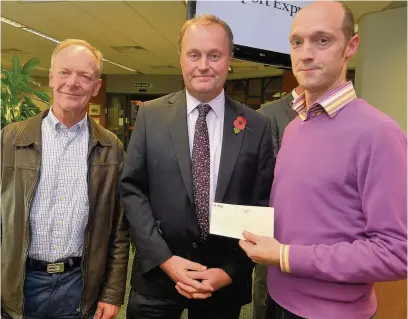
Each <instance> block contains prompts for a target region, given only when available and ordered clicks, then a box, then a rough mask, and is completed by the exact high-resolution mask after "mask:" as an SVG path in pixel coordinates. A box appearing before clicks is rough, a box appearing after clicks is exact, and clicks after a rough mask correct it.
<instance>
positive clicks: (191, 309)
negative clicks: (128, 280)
mask: <svg viewBox="0 0 408 319" xmlns="http://www.w3.org/2000/svg"><path fill="white" fill-rule="evenodd" d="M211 298H212V297H210V298H208V299H207V300H188V299H187V298H185V297H183V296H181V295H180V297H177V298H174V299H165V298H158V297H153V296H148V295H145V294H141V293H138V292H136V291H134V290H133V289H132V290H131V291H130V296H129V301H128V307H127V311H126V318H127V319H180V316H181V314H182V312H183V310H184V309H185V308H187V309H188V318H189V319H210V318H211V319H238V318H239V314H240V312H241V305H239V304H224V305H223V304H221V303H219V302H215V301H214V300H213V299H211Z"/></svg>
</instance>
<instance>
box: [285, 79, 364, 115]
mask: <svg viewBox="0 0 408 319" xmlns="http://www.w3.org/2000/svg"><path fill="white" fill-rule="evenodd" d="M355 98H357V95H356V92H355V91H354V87H353V83H352V82H351V81H350V82H347V83H345V84H343V85H341V86H340V87H338V88H336V89H334V90H332V91H330V92H328V93H326V94H325V95H323V96H322V97H321V98H320V99H318V100H317V101H316V102H315V103H314V104H313V105H312V106H311V107H310V108H309V109H308V110H306V98H305V93H303V94H301V95H299V96H298V98H297V99H296V100H295V101H294V102H293V105H292V108H293V109H294V110H295V111H296V112H297V113H298V114H299V117H300V118H301V120H303V121H306V120H307V119H309V118H311V117H313V116H316V115H319V114H321V113H322V112H326V113H327V114H328V115H329V116H330V117H331V118H332V117H334V116H335V115H336V114H337V112H338V111H340V110H341V109H342V108H343V107H344V106H346V105H347V104H348V103H350V102H351V101H352V100H354V99H355Z"/></svg>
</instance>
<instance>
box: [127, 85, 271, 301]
mask: <svg viewBox="0 0 408 319" xmlns="http://www.w3.org/2000/svg"><path fill="white" fill-rule="evenodd" d="M239 115H242V116H244V117H245V118H246V119H247V121H248V124H247V127H248V128H249V129H250V130H251V131H249V130H243V131H241V132H240V133H238V134H237V135H235V134H234V133H233V128H234V126H233V121H234V120H235V119H236V118H237V116H239ZM224 116H225V117H224V131H223V143H222V153H221V159H220V167H219V174H218V182H217V189H216V194H215V201H217V202H223V203H229V204H242V205H263V206H267V205H268V202H269V196H270V189H271V185H272V180H273V170H274V165H275V160H274V157H273V146H272V141H271V139H270V135H271V126H270V121H269V119H267V118H266V117H264V116H263V115H261V114H259V113H258V112H255V111H253V110H251V109H249V108H248V107H246V106H244V105H241V104H239V103H237V102H235V101H233V100H231V99H229V98H227V97H226V104H225V115H224ZM121 191H122V198H123V203H124V206H125V212H126V216H127V218H128V220H129V223H130V227H131V234H132V240H133V242H134V243H135V245H136V255H135V260H134V264H133V272H132V288H133V289H135V290H136V291H138V292H140V293H145V294H149V295H153V296H158V297H160V296H162V297H171V296H176V295H178V292H177V291H176V289H175V288H174V286H175V283H174V282H172V280H171V279H170V278H169V277H168V276H167V275H166V274H165V273H164V272H163V271H162V270H161V269H160V267H159V265H160V264H161V263H163V262H164V261H166V260H167V259H168V258H170V257H171V256H172V255H177V256H181V257H184V258H187V259H189V260H192V261H196V262H199V263H202V264H203V265H205V266H207V267H209V268H214V267H217V268H222V269H223V270H224V271H226V272H227V273H228V275H229V276H230V277H231V278H232V280H233V284H232V285H230V286H228V287H225V288H223V289H221V290H220V291H219V292H216V293H215V294H213V296H212V297H211V298H214V299H215V298H216V297H217V296H219V298H220V300H224V301H223V302H225V300H228V301H229V302H239V303H241V304H244V303H248V302H250V301H251V283H252V279H251V273H252V268H253V264H252V262H251V260H250V259H249V258H248V257H247V256H246V255H245V253H244V252H243V251H242V250H241V249H240V247H239V246H238V240H234V239H230V238H225V237H220V236H212V235H210V236H209V237H208V239H207V241H206V242H205V243H204V244H201V243H200V242H199V237H200V230H199V226H198V223H197V218H196V213H195V208H194V198H193V182H192V173H191V162H190V150H189V140H188V130H187V102H186V92H185V91H180V92H177V93H174V94H170V95H167V96H164V97H161V98H159V99H156V100H153V101H149V102H146V103H144V104H143V105H142V106H141V107H140V109H139V114H138V116H137V119H136V125H135V130H134V132H133V134H132V137H131V139H130V143H129V147H128V154H127V160H126V163H125V166H124V170H123V175H122V183H121Z"/></svg>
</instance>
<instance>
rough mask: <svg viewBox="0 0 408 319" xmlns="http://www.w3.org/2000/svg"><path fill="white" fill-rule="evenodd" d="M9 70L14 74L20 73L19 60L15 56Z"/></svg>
mask: <svg viewBox="0 0 408 319" xmlns="http://www.w3.org/2000/svg"><path fill="white" fill-rule="evenodd" d="M11 70H12V72H13V73H14V74H19V73H21V64H20V58H19V57H18V56H17V55H15V56H13V60H12V62H11Z"/></svg>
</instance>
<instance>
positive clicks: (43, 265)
mask: <svg viewBox="0 0 408 319" xmlns="http://www.w3.org/2000/svg"><path fill="white" fill-rule="evenodd" d="M81 260H82V258H81V257H71V258H67V259H63V260H59V261H56V262H53V263H50V262H47V261H42V260H35V259H31V258H27V262H26V265H27V267H28V268H29V269H31V270H37V271H45V272H47V273H49V274H56V273H63V272H65V271H67V270H68V269H72V268H76V267H79V266H80V265H81Z"/></svg>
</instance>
